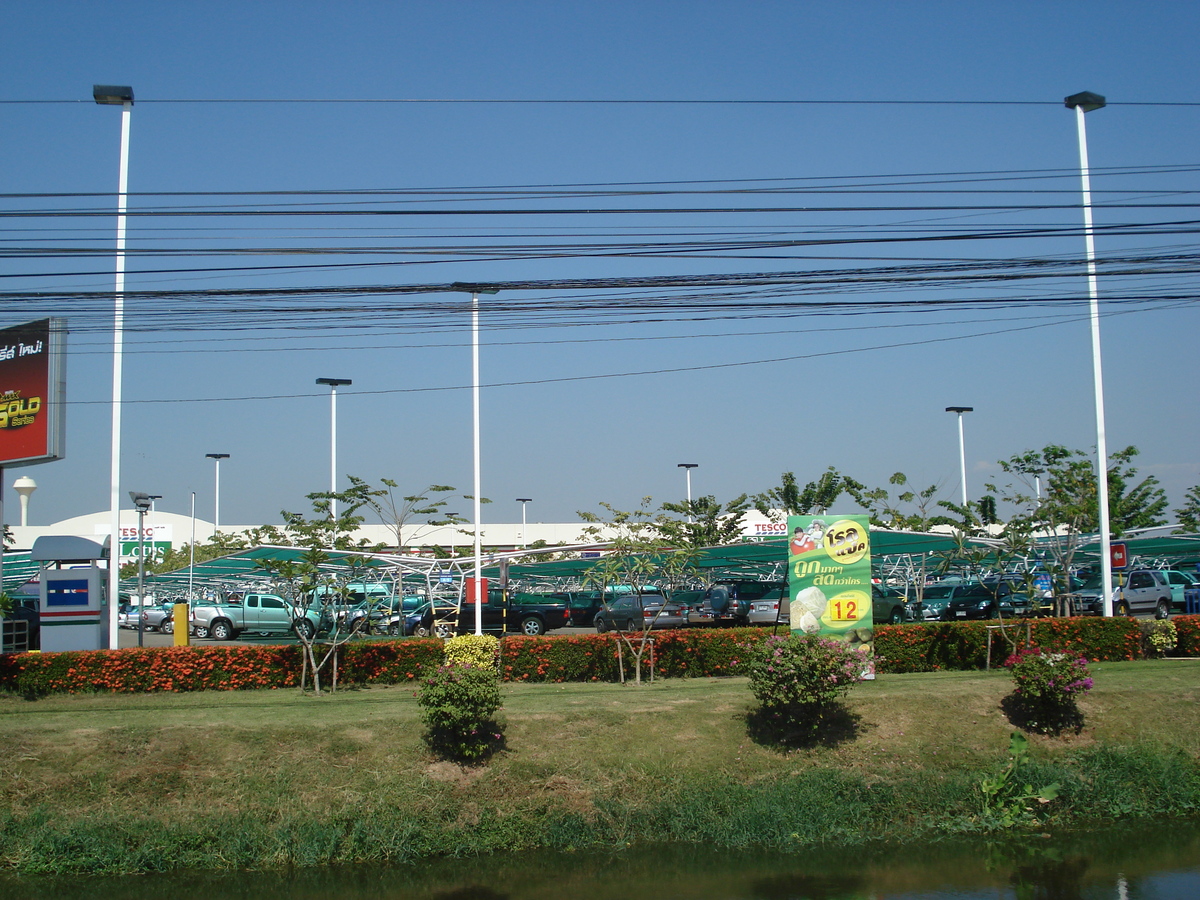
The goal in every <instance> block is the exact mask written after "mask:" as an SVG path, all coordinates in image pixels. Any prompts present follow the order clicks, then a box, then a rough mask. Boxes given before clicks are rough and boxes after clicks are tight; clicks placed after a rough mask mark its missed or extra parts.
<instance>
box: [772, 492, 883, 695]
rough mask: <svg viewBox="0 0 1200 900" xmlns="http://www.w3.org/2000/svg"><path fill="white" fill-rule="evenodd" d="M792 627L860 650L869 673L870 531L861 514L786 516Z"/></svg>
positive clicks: (871, 673)
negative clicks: (788, 537)
mask: <svg viewBox="0 0 1200 900" xmlns="http://www.w3.org/2000/svg"><path fill="white" fill-rule="evenodd" d="M787 527H788V534H789V535H790V536H791V537H790V539H789V541H788V597H789V600H790V601H791V603H790V606H789V607H788V612H789V615H790V617H791V628H792V632H793V633H796V634H810V635H817V636H819V637H822V638H826V639H833V640H837V641H843V642H844V643H846V644H848V645H849V646H850V647H851V648H853V649H859V650H862V651H863V652H864V655H865V656H866V660H867V670H866V674H867V677H869V678H871V677H874V661H873V655H874V643H875V640H874V639H875V626H874V621H873V619H874V617H873V615H872V599H871V532H870V526H869V520H868V518H867V517H866V516H857V515H856V516H833V515H829V516H788V525H787Z"/></svg>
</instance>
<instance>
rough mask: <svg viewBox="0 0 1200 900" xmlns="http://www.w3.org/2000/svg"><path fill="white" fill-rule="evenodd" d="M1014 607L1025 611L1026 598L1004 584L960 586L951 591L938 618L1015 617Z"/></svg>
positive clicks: (1001, 582)
mask: <svg viewBox="0 0 1200 900" xmlns="http://www.w3.org/2000/svg"><path fill="white" fill-rule="evenodd" d="M927 593H928V592H927ZM1017 605H1020V606H1021V607H1022V608H1025V609H1028V607H1029V598H1028V597H1027V596H1026V595H1025V594H1018V593H1016V592H1015V591H1013V589H1012V585H1010V584H1009V583H1008V582H1006V581H999V580H997V581H994V582H992V583H991V584H981V583H975V584H961V585H956V586H955V588H954V590H952V591H951V592H950V597H949V600H948V602H947V603H946V606H945V607H944V608H943V609H942V612H941V618H942V619H943V620H945V621H956V620H963V619H995V618H999V617H1000V616H1004V617H1006V618H1011V617H1013V616H1015V615H1016V614H1017V613H1016V607H1017Z"/></svg>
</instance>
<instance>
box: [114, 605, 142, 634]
mask: <svg viewBox="0 0 1200 900" xmlns="http://www.w3.org/2000/svg"><path fill="white" fill-rule="evenodd" d="M141 615H142V608H141V607H140V606H134V605H133V604H132V603H122V604H121V605H120V606H119V607H118V608H117V627H118V628H137V627H138V619H140V618H141Z"/></svg>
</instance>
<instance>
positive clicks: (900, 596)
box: [871, 584, 914, 625]
mask: <svg viewBox="0 0 1200 900" xmlns="http://www.w3.org/2000/svg"><path fill="white" fill-rule="evenodd" d="M871 616H872V618H873V619H874V621H875V624H876V625H899V624H900V623H901V622H908V621H911V620H912V619H913V618H914V615H913V612H912V610H911V608H910V606H909V603H908V597H907V596H906V595H905V593H904V591H902V590H900V589H899V588H894V587H891V586H890V585H886V584H873V585H871Z"/></svg>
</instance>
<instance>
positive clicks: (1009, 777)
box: [979, 731, 1061, 829]
mask: <svg viewBox="0 0 1200 900" xmlns="http://www.w3.org/2000/svg"><path fill="white" fill-rule="evenodd" d="M1028 761H1029V740H1028V739H1027V738H1026V737H1025V735H1023V734H1021V733H1020V732H1019V731H1014V732H1013V733H1012V737H1011V738H1010V739H1009V743H1008V765H1007V766H1005V767H1004V768H1003V769H1002V770H1001V771H1000V773H999V774H998V775H994V776H988V777H985V778H984V779H983V781H981V782H980V783H979V792H980V794H982V796H983V815H982V816H981V821H982V824H983V825H984V826H985V827H987V828H994V829H1008V828H1015V827H1017V826H1019V825H1033V824H1036V822H1037V821H1038V819H1037V815H1036V811H1037V808H1038V806H1039V805H1042V806H1044V805H1045V804H1047V803H1049V802H1050V801H1051V800H1054V799H1055V798H1057V797H1058V792H1059V790H1060V789H1061V785H1059V784H1058V783H1055V784H1048V785H1046V786H1045V787H1043V788H1039V789H1035V788H1034V786H1033V785H1032V784H1031V783H1029V782H1024V783H1022V781H1023V778H1024V774H1025V773H1024V772H1023V769H1024V768H1025V767H1026V764H1027V763H1028Z"/></svg>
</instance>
